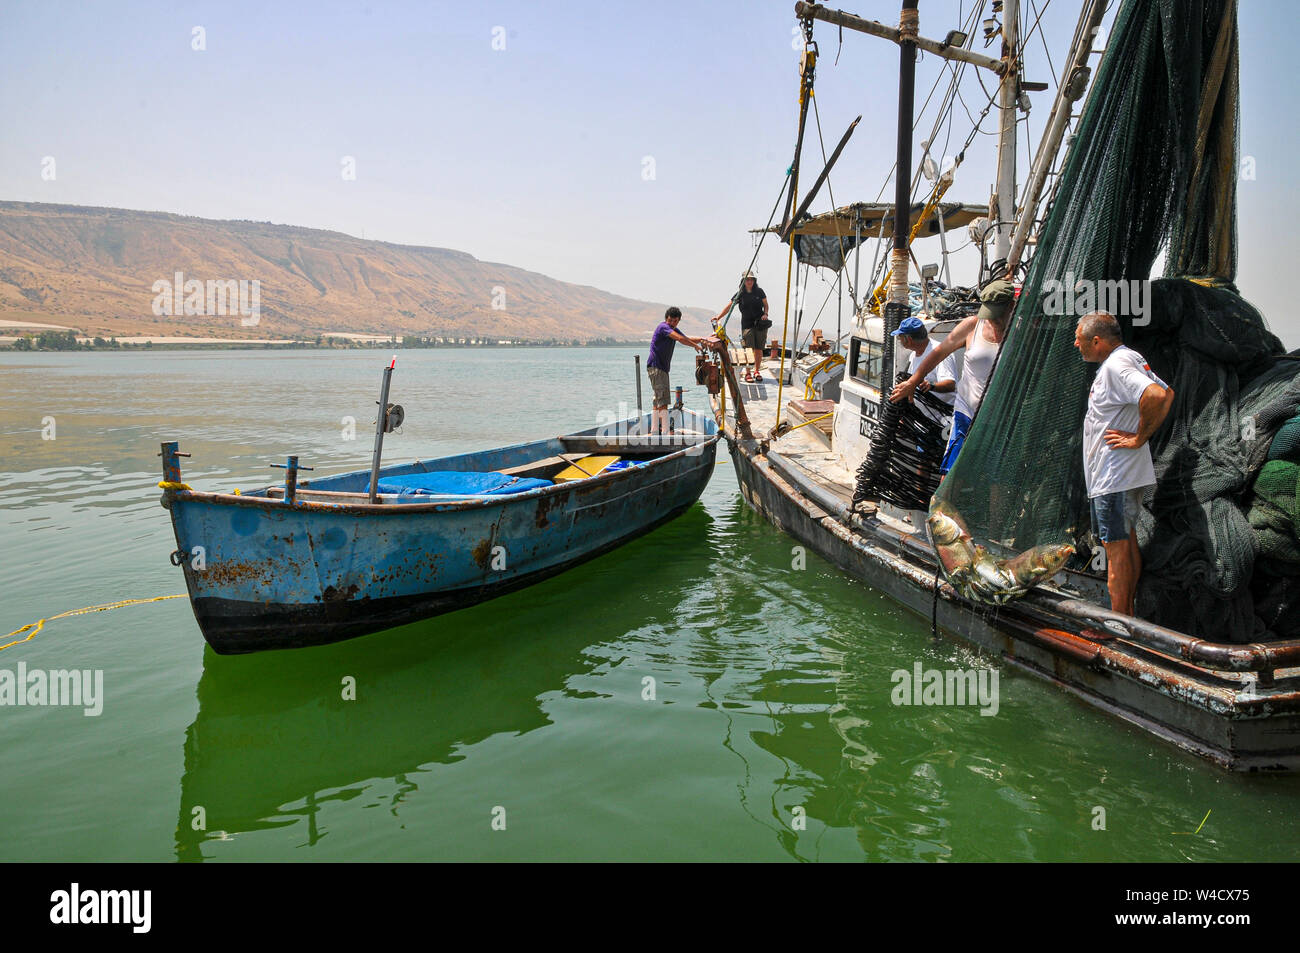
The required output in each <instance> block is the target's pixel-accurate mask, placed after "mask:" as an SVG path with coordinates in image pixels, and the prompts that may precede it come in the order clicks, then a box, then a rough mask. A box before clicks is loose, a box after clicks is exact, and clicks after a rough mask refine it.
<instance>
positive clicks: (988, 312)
mask: <svg viewBox="0 0 1300 953" xmlns="http://www.w3.org/2000/svg"><path fill="white" fill-rule="evenodd" d="M1015 301H1016V287H1015V285H1013V284H1012V283H1011V282H1010V281H1008V280H1006V279H1005V278H999V279H997V280H995V281H990V282H989V283H988V284H987V285H985V286H984V289H983V290H982V291H981V292H980V310H979V313H978V314H976V315H975V316H973V317H970V318H966V319H965V320H964V321H962V322H961V323H960V324H958V325H957V326H956V327H955V328H953V329H952V330H951V331H949V332H948V336H947V337H946V338H944V341H943V344H941V345H939V346H938V347H937V348H935V349H934V350H933V351H931V352H930V353H929V354H927V355H926V356H925V358H923V359H922V361H921V363H920V364H919V365H917V368H916V370H915V371H914V372H913V373H912V376H911V377H909V378H908V379H907V380H905V381H903V383H901V384H899V385H898V386H897V387H895V388H894V389H893V391H892V392H891V393H890V395H889V399H890V400H891V401H893V402H895V403H897V402H898V401H900V400H904V399H906V400H911V399H912V395H913V394H915V393H916V389H917V387H918V386H920V383H921V381H923V380H925V376H926V375H927V374H929V373H930V372H931V371H932V370H934V369H935V368H936V367H938V366H939V364H940V363H941V362H942V361H943V360H944V358H946V357H947V356H948V355H949V354H952V353H953V352H954V351H956V350H957V348H959V347H964V348H966V356H965V359H964V361H963V363H962V370H961V380H960V381H959V382H958V384H957V403H956V404H955V405H954V407H953V414H952V435H951V436H950V437H949V438H948V449H947V450H946V451H945V452H944V455H943V463H942V464H941V465H940V466H939V472H940V473H947V472H948V471H949V470H951V469H952V465H953V464H954V463H956V462H957V454H959V453H960V452H961V447H962V444H963V443H965V441H966V433H967V431H968V430H969V429H970V423H971V421H972V420H973V419H974V418H975V411H976V410H978V409H979V405H980V401H982V400H983V399H984V388H985V387H986V386H987V385H988V381H989V375H990V374H991V373H992V371H993V362H994V361H995V360H996V359H997V356H998V351H999V350H1000V349H1001V347H1002V341H1003V340H1004V339H1005V338H1006V334H1007V327H1008V325H1009V324H1010V321H1009V318H1010V317H1011V309H1012V307H1013V306H1014V305H1015Z"/></svg>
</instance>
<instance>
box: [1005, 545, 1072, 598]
mask: <svg viewBox="0 0 1300 953" xmlns="http://www.w3.org/2000/svg"><path fill="white" fill-rule="evenodd" d="M1072 555H1074V547H1073V546H1072V545H1071V544H1069V543H1057V544H1054V545H1047V546H1035V547H1034V548H1033V549H1027V550H1025V551H1024V552H1023V553H1021V554H1020V555H1019V556H1014V557H1012V558H1011V559H1008V560H1005V561H1004V562H1003V563H1002V571H1003V572H1005V573H1006V574H1007V575H1008V576H1010V577H1011V579H1012V581H1013V584H1014V585H1015V587H1016V588H1018V589H1022V590H1024V591H1026V592H1027V591H1029V590H1030V589H1032V588H1033V587H1034V586H1036V585H1038V584H1039V583H1040V582H1045V581H1047V580H1048V579H1051V578H1052V577H1053V576H1055V575H1056V574H1057V573H1058V572H1060V571H1061V567H1062V566H1064V565H1065V564H1066V562H1067V561H1068V560H1069V558H1070V557H1071V556H1072Z"/></svg>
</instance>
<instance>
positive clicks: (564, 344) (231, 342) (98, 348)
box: [0, 336, 646, 354]
mask: <svg viewBox="0 0 1300 953" xmlns="http://www.w3.org/2000/svg"><path fill="white" fill-rule="evenodd" d="M17 340H18V339H16V338H7V337H4V336H0V351H3V352H11V353H16V354H36V353H43V354H55V353H64V354H66V353H78V352H80V353H104V354H113V353H117V354H120V353H123V352H136V351H244V350H255V351H299V350H301V351H356V350H370V351H374V350H380V351H383V350H392V349H397V350H422V351H429V350H458V351H461V350H496V349H507V348H535V347H558V348H573V347H641V346H643V345H644V344H645V343H646V342H645V341H620V340H604V341H576V340H575V341H510V342H507V343H498V342H495V341H493V342H483V343H478V344H468V343H466V344H459V343H457V344H445V343H444V344H428V343H414V342H413V343H409V344H408V343H405V342H403V341H393V340H391V339H389V340H381V341H355V340H353V341H348V342H347V343H345V344H341V343H333V344H324V343H322V344H317V343H316V342H314V341H294V340H265V339H257V338H250V339H245V340H239V339H233V338H226V339H217V340H213V339H210V338H191V339H188V340H183V341H180V340H176V339H175V337H174V336H168V337H165V338H161V339H159V340H154V339H145V340H143V341H140V342H136V341H134V340H131V341H116V343H101V344H97V343H94V342H93V341H89V340H87V341H85V342H83V341H81V340H80V339H79V340H78V343H77V344H76V345H68V344H64V345H63V346H61V347H41V346H39V345H36V344H33V345H32V346H29V347H21V346H19V345H18V344H17ZM110 340H113V339H110Z"/></svg>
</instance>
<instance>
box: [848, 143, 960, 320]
mask: <svg viewBox="0 0 1300 953" xmlns="http://www.w3.org/2000/svg"><path fill="white" fill-rule="evenodd" d="M958 164H960V163H958ZM956 171H957V164H954V165H953V167H952V169H951V170H950V172H956ZM952 178H953V177H952V176H951V175H941V176H939V180H938V181H937V182H935V183H934V188H933V189H931V190H930V198H929V199H928V200H927V201H926V203H925V208H923V209H921V214H920V215H919V216H917V219H916V224H914V225H913V226H912V230H911V231H910V232H909V233H908V238H907V247H908V249H909V250H910V249H911V247H912V242H914V241H916V235H917V232H919V231H920V230H921V225H922V224H923V223H924V222H925V220H926V219H928V218H929V217H930V215H931V214H932V213H933V212H934V210H935V208H937V207H938V205H939V200H940V199H942V198H943V194H944V193H945V192H947V191H948V186H950V185H952ZM940 214H941V215H942V214H943V213H942V212H941V213H940ZM880 227H881V231H882V232H883V231H884V227H885V223H884V220H883V219H882V220H881V223H880ZM893 274H894V269H893V268H888V269H886V270H885V278H884V280H883V281H882V282H881V283H880V287H878V288H877V289H876V290H875V291H873V292H872V293H871V299H870V301H869V302H868V303H867V308H868V309H869V310H870V311H871V313H872V314H879V313H880V306H881V305H882V304H884V303H885V301H886V300H887V299H888V298H889V279H890V278H891V277H892V276H893Z"/></svg>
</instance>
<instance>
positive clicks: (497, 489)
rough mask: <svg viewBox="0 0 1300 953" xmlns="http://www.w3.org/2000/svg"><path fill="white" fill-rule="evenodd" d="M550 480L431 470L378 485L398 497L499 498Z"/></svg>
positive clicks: (502, 474) (382, 491) (549, 482)
mask: <svg viewBox="0 0 1300 953" xmlns="http://www.w3.org/2000/svg"><path fill="white" fill-rule="evenodd" d="M551 485H552V484H551V481H550V480H539V479H537V478H536V477H517V476H509V475H508V474H505V473H461V472H458V471H453V470H434V471H432V472H430V473H407V474H403V475H402V476H393V477H387V478H386V479H382V480H380V481H379V487H378V489H379V492H380V493H396V494H399V495H401V496H408V497H410V496H503V495H506V494H510V493H523V492H524V491H526V490H532V489H536V488H537V487H539V486H551Z"/></svg>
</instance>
